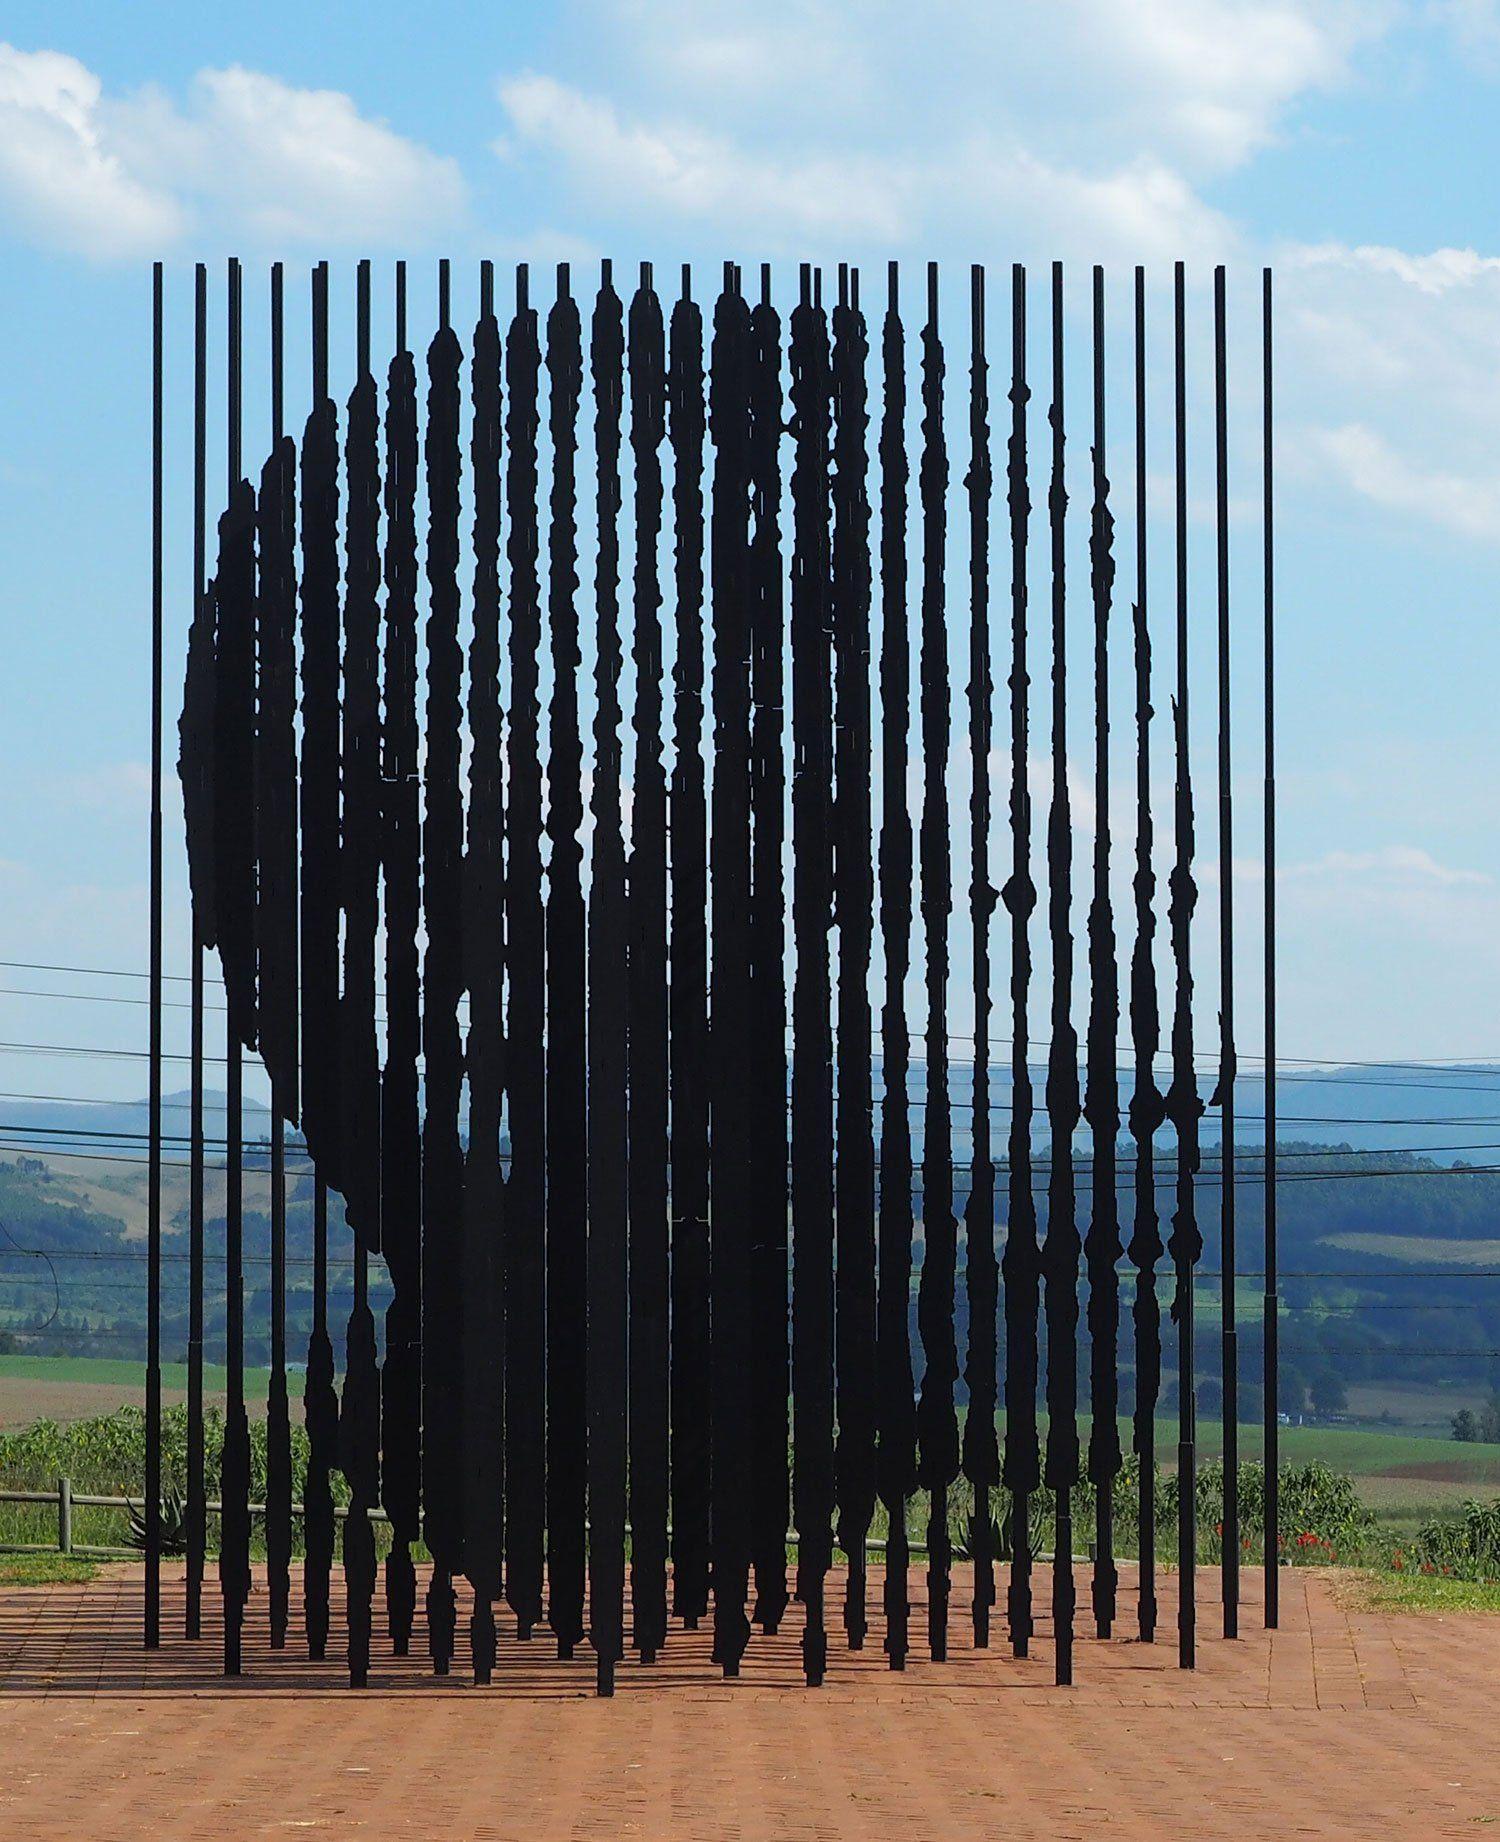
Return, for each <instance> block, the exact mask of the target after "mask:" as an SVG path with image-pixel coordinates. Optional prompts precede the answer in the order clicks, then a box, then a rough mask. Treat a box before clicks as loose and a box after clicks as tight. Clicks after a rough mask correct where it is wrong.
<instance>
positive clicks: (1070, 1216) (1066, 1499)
mask: <svg viewBox="0 0 1500 1842" xmlns="http://www.w3.org/2000/svg"><path fill="white" fill-rule="evenodd" d="M1063 375H1064V372H1063V275H1062V264H1061V263H1060V262H1057V263H1054V264H1053V265H1052V402H1051V405H1050V407H1049V408H1048V411H1047V419H1048V421H1049V422H1050V424H1051V427H1052V469H1051V478H1050V480H1049V482H1048V487H1047V510H1048V522H1049V527H1050V532H1051V539H1052V803H1051V807H1050V810H1049V812H1048V817H1047V886H1048V887H1047V912H1048V923H1049V929H1050V933H1051V940H1052V1043H1051V1047H1050V1049H1049V1051H1048V1057H1047V1121H1048V1126H1049V1128H1050V1135H1051V1141H1052V1143H1051V1150H1050V1154H1049V1157H1050V1164H1051V1171H1050V1175H1049V1177H1048V1180H1047V1238H1046V1243H1045V1246H1044V1248H1043V1254H1042V1258H1043V1264H1044V1266H1045V1269H1046V1275H1047V1295H1046V1302H1047V1460H1046V1476H1045V1480H1044V1481H1045V1482H1046V1485H1047V1488H1048V1489H1049V1490H1051V1491H1052V1493H1053V1501H1054V1505H1055V1510H1054V1514H1055V1518H1056V1534H1055V1536H1054V1539H1053V1562H1052V1622H1053V1629H1054V1635H1055V1643H1056V1676H1057V1682H1058V1685H1059V1686H1060V1687H1061V1686H1066V1685H1067V1684H1068V1683H1070V1682H1071V1681H1072V1680H1073V1611H1074V1602H1075V1589H1074V1583H1073V1486H1074V1484H1075V1483H1076V1482H1077V1480H1078V1360H1077V1357H1078V1348H1077V1346H1078V1253H1079V1240H1078V1220H1077V1195H1076V1192H1075V1187H1074V1172H1073V1135H1074V1133H1075V1132H1076V1131H1077V1129H1078V1120H1079V1114H1080V1101H1079V1091H1078V1033H1077V1031H1076V1030H1075V1029H1074V1027H1073V1010H1072V1000H1073V929H1072V871H1073V817H1072V804H1071V801H1070V798H1069V791H1068V737H1067V711H1068V700H1067V587H1066V579H1065V571H1066V563H1067V527H1066V519H1067V509H1068V494H1067V487H1066V484H1065V477H1066V476H1065V474H1064V469H1063V449H1064V423H1063Z"/></svg>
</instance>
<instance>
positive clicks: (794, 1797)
mask: <svg viewBox="0 0 1500 1842" xmlns="http://www.w3.org/2000/svg"><path fill="white" fill-rule="evenodd" d="M1125 1573H1126V1577H1125V1579H1124V1581H1123V1582H1122V1584H1123V1586H1124V1587H1125V1593H1124V1594H1123V1595H1122V1607H1123V1609H1125V1610H1126V1611H1127V1612H1128V1611H1129V1610H1130V1609H1131V1608H1130V1601H1129V1597H1128V1595H1129V1589H1130V1586H1131V1584H1132V1577H1131V1575H1130V1572H1129V1570H1125ZM1082 1574H1083V1570H1082V1569H1080V1584H1081V1585H1083V1584H1084V1581H1083V1578H1082ZM1283 1578H1284V1586H1283V1621H1282V1629H1281V1630H1280V1631H1279V1632H1277V1633H1275V1634H1272V1635H1270V1636H1268V1635H1267V1634H1266V1633H1265V1632H1263V1631H1262V1630H1261V1629H1260V1612H1259V1604H1258V1601H1257V1600H1256V1598H1255V1593H1256V1591H1257V1589H1258V1584H1259V1582H1258V1580H1257V1579H1256V1578H1255V1577H1253V1576H1249V1577H1247V1580H1246V1586H1247V1589H1248V1594H1247V1600H1248V1602H1247V1604H1246V1607H1245V1616H1244V1620H1243V1627H1242V1628H1243V1629H1244V1630H1245V1632H1246V1636H1245V1637H1244V1638H1242V1639H1241V1640H1240V1641H1239V1642H1237V1643H1234V1644H1227V1643H1225V1642H1224V1641H1223V1640H1222V1639H1220V1638H1219V1637H1217V1636H1216V1635H1215V1634H1214V1632H1215V1622H1216V1621H1215V1620H1214V1617H1213V1608H1212V1606H1211V1605H1209V1604H1208V1603H1207V1602H1206V1600H1207V1590H1209V1589H1211V1587H1212V1585H1213V1582H1214V1576H1213V1575H1212V1574H1209V1575H1207V1576H1206V1577H1203V1578H1202V1579H1201V1582H1200V1584H1201V1588H1202V1589H1203V1592H1204V1601H1205V1602H1204V1603H1203V1605H1202V1608H1201V1610H1200V1620H1201V1622H1202V1625H1203V1627H1204V1634H1203V1639H1202V1643H1201V1648H1200V1659H1201V1660H1200V1667H1199V1668H1198V1670H1197V1671H1196V1672H1194V1673H1192V1674H1183V1673H1181V1672H1179V1671H1178V1669H1177V1668H1176V1666H1175V1644H1174V1642H1173V1641H1172V1636H1173V1631H1174V1625H1173V1619H1174V1617H1175V1608H1174V1605H1173V1601H1172V1593H1171V1586H1172V1583H1171V1581H1167V1582H1166V1583H1165V1587H1164V1591H1163V1606H1162V1630H1163V1638H1164V1639H1165V1640H1166V1641H1161V1642H1158V1643H1157V1644H1156V1645H1155V1646H1145V1645H1142V1644H1138V1643H1132V1642H1128V1641H1124V1640H1123V1639H1117V1640H1116V1641H1114V1642H1111V1643H1098V1642H1095V1641H1093V1640H1092V1639H1087V1640H1084V1641H1082V1642H1080V1643H1079V1645H1078V1648H1077V1675H1078V1685H1077V1686H1076V1687H1075V1688H1074V1689H1072V1690H1067V1691H1059V1690H1056V1689H1054V1688H1052V1687H1051V1686H1050V1684H1051V1675H1052V1655H1051V1645H1050V1642H1049V1641H1048V1633H1047V1627H1046V1624H1045V1621H1044V1622H1043V1627H1042V1633H1041V1639H1040V1641H1039V1642H1038V1643H1037V1644H1036V1645H1035V1650H1034V1655H1033V1657H1032V1659H1031V1660H1030V1661H1028V1662H1024V1663H1018V1662H1016V1661H1014V1660H1013V1659H1012V1658H1011V1657H1010V1654H1009V1651H1008V1649H1007V1648H1006V1647H1005V1646H1004V1644H1003V1642H1000V1643H998V1644H997V1647H996V1648H994V1649H992V1650H990V1651H989V1652H987V1653H979V1652H975V1651H974V1650H972V1649H971V1648H970V1647H969V1643H968V1638H967V1622H968V1621H967V1610H966V1608H965V1607H964V1606H963V1605H962V1604H961V1603H960V1602H959V1601H958V1600H957V1598H956V1599H955V1617H954V1623H953V1630H954V1633H955V1642H954V1645H953V1652H952V1657H951V1660H950V1661H949V1662H948V1663H947V1664H946V1665H942V1666H939V1665H935V1664H932V1663H929V1662H926V1661H922V1660H918V1659H916V1658H914V1659H913V1661H912V1663H911V1664H910V1665H909V1667H908V1669H907V1671H906V1672H905V1674H904V1675H893V1674H892V1673H891V1672H890V1671H889V1670H888V1669H886V1668H885V1666H884V1659H883V1657H882V1655H881V1652H880V1650H879V1646H878V1638H877V1639H876V1642H875V1644H874V1645H873V1646H872V1647H871V1648H870V1649H868V1650H866V1651H865V1652H863V1653H862V1654H860V1655H858V1656H851V1655H849V1654H847V1653H845V1652H842V1651H840V1650H837V1649H836V1650H835V1652H834V1656H833V1659H832V1667H831V1669H830V1676H829V1682H828V1685H827V1686H826V1687H825V1688H824V1689H822V1690H821V1691H818V1692H816V1693H813V1692H809V1691H807V1690H805V1689H803V1688H802V1687H801V1686H800V1673H799V1669H798V1654H797V1621H796V1618H795V1615H794V1616H793V1617H792V1618H789V1619H788V1621H787V1623H786V1625H785V1626H784V1627H783V1631H782V1633H781V1635H780V1636H778V1637H776V1638H774V1639H766V1638H764V1637H757V1638H756V1639H755V1640H754V1641H753V1642H752V1645H751V1650H750V1653H749V1656H748V1657H747V1659H746V1667H745V1672H744V1674H743V1676H742V1678H741V1679H740V1681H739V1682H737V1683H733V1684H726V1683H724V1682H722V1681H720V1680H719V1679H718V1677H717V1675H716V1672H714V1671H713V1670H712V1668H711V1666H710V1664H709V1660H708V1634H707V1633H706V1632H698V1633H681V1632H674V1634H673V1636H672V1638H671V1640H670V1643H669V1646H668V1650H667V1652H666V1654H665V1655H664V1657H663V1659H662V1660H661V1661H660V1662H658V1663H657V1664H656V1665H654V1666H652V1667H651V1668H649V1669H647V1668H643V1667H641V1666H640V1665H637V1664H627V1665H625V1666H624V1667H623V1668H622V1670H621V1676H620V1688H619V1693H618V1694H617V1696H616V1698H615V1699H614V1701H613V1702H599V1701H596V1700H595V1699H594V1697H593V1695H592V1694H591V1693H590V1692H589V1690H590V1687H591V1680H592V1668H591V1663H590V1661H589V1659H588V1657H587V1655H586V1653H583V1652H581V1653H580V1656H579V1658H578V1660H576V1661H575V1662H572V1663H559V1662H558V1661H557V1660H556V1659H555V1658H554V1657H553V1656H552V1655H551V1654H550V1651H549V1646H548V1645H547V1644H546V1642H545V1641H544V1640H543V1639H542V1638H540V1637H539V1638H538V1639H536V1640H533V1641H532V1642H531V1643H530V1644H527V1645H520V1644H518V1643H517V1642H515V1640H514V1639H513V1638H510V1639H504V1638H503V1639H502V1643H501V1654H500V1660H499V1665H498V1667H497V1671H496V1681H495V1684H494V1685H493V1686H492V1687H491V1688H488V1689H476V1688H475V1687H473V1686H472V1685H471V1684H469V1683H468V1682H466V1680H465V1678H464V1676H463V1675H462V1674H461V1673H460V1674H455V1675H454V1676H453V1677H451V1678H450V1679H449V1680H448V1681H446V1682H438V1681H436V1680H434V1679H433V1678H432V1677H431V1676H430V1675H429V1674H427V1672H426V1670H425V1668H424V1666H423V1663H422V1661H421V1660H420V1659H413V1660H412V1661H411V1662H410V1663H406V1664H398V1663H395V1662H394V1661H392V1660H391V1659H389V1658H384V1659H378V1669H377V1685H376V1686H375V1687H373V1688H372V1689H371V1690H370V1691H369V1692H367V1693H365V1694H362V1695H353V1694H351V1693H349V1692H348V1691H347V1690H346V1689H344V1688H343V1687H342V1686H341V1682H340V1673H339V1670H338V1668H337V1667H336V1666H335V1665H333V1664H330V1665H327V1666H322V1667H314V1666H312V1665H309V1664H308V1663H307V1662H306V1660H305V1658H299V1657H298V1654H297V1652H296V1651H295V1650H288V1651H286V1652H284V1653H282V1654H281V1655H279V1656H273V1655H272V1654H271V1653H270V1651H269V1650H268V1648H267V1647H266V1640H265V1630H264V1623H263V1621H264V1616H265V1596H264V1593H263V1592H259V1591H258V1592H257V1594H256V1596H255V1599H254V1601H253V1602H252V1626H251V1630H250V1633H249V1641H248V1644H247V1652H246V1656H247V1664H248V1669H249V1673H248V1675H247V1676H246V1677H245V1678H244V1679H243V1680H242V1681H241V1682H239V1683H233V1684H226V1683H225V1682H224V1681H223V1680H222V1679H221V1678H219V1677H217V1676H216V1675H215V1673H214V1663H215V1648H214V1647H215V1644H216V1641H217V1635H216V1632H214V1631H213V1630H212V1629H211V1630H210V1632H209V1634H208V1635H207V1636H206V1637H205V1639H204V1640H203V1642H202V1644H201V1645H198V1646H190V1645H188V1644H186V1643H184V1642H182V1641H181V1640H177V1639H169V1641H168V1642H167V1643H166V1644H165V1645H164V1647H163V1648H162V1650H161V1651H160V1652H159V1653H158V1654H157V1655H156V1656H154V1657H153V1658H151V1659H149V1660H148V1659H147V1658H146V1657H145V1656H144V1653H143V1652H142V1651H141V1650H140V1649H139V1637H138V1632H139V1602H140V1584H139V1575H138V1574H137V1575H135V1576H134V1578H132V1577H130V1576H128V1575H123V1574H117V1575H115V1576H114V1577H108V1578H101V1579H100V1580H98V1581H96V1582H95V1583H94V1584H92V1585H90V1586H85V1587H76V1586H58V1587H44V1588H4V1589H0V1828H3V1833H5V1834H6V1835H8V1836H14V1837H16V1838H17V1839H18V1842H20V1839H22V1838H25V1839H26V1842H48V1839H50V1838H53V1837H58V1838H61V1837H64V1836H66V1837H68V1838H69V1839H70V1842H74V1839H76V1838H80V1837H81V1838H85V1839H87V1842H135V1839H136V1838H143V1839H144V1838H151V1839H152V1842H177V1839H178V1838H182V1839H184V1842H187V1839H193V1842H197V1839H198V1838H202V1839H203V1842H208V1839H209V1838H214V1839H216V1842H217V1839H220V1838H223V1839H225V1842H239V1839H240V1838H250V1837H255V1838H260V1837H285V1836H289V1835H295V1834H299V1833H302V1832H313V1833H318V1832H327V1833H337V1834H339V1835H340V1836H343V1835H355V1836H360V1837H368V1838H384V1837H415V1838H421V1839H422V1842H429V1839H431V1842H437V1839H439V1838H440V1839H441V1842H466V1839H467V1838H475V1839H476V1842H511V1839H512V1838H517V1839H520V1838H525V1839H526V1842H554V1839H556V1842H562V1839H564V1838H567V1839H570V1842H571V1839H573V1838H595V1837H596V1838H600V1839H601V1842H617V1839H619V1838H625V1837H639V1838H643V1839H644V1842H656V1839H657V1838H668V1837H671V1838H684V1839H688V1842H717V1839H718V1838H725V1839H733V1842H846V1839H847V1842H855V1839H856V1838H858V1842H873V1839H878V1838H884V1837H887V1836H889V1837H892V1838H898V1837H899V1838H900V1839H901V1842H937V1839H938V1838H944V1839H946V1838H949V1837H953V1838H965V1839H967V1838H975V1839H976V1842H977V1839H978V1838H985V1839H986V1842H990V1839H992V1838H996V1837H1004V1838H1011V1837H1016V1838H1023V1837H1024V1838H1030V1837H1036V1838H1039V1839H1040V1838H1046V1839H1047V1842H1062V1839H1065V1838H1072V1837H1080V1838H1089V1839H1090V1842H1092V1839H1093V1838H1096V1837H1101V1836H1103V1837H1111V1838H1114V1837H1119V1838H1147V1837H1150V1838H1152V1839H1153V1842H1166V1839H1171V1842H1176V1839H1177V1838H1187V1837H1236V1838H1248V1837H1254V1838H1261V1837H1265V1838H1271V1837H1274V1838H1278V1839H1280V1838H1284V1837H1294V1836H1349V1837H1355V1836H1357V1837H1362V1838H1378V1837H1385V1836H1400V1837H1402V1838H1403V1842H1406V1839H1408V1838H1425V1837H1429V1836H1431V1837H1452V1836H1473V1835H1474V1834H1475V1833H1476V1832H1478V1833H1483V1830H1484V1828H1486V1827H1487V1826H1488V1825H1489V1824H1491V1823H1495V1822H1497V1821H1500V1767H1497V1765H1496V1762H1495V1743H1494V1729H1495V1715H1496V1684H1497V1679H1500V1619H1486V1618H1483V1617H1467V1618H1447V1619H1444V1618H1436V1617H1432V1616H1420V1617H1418V1616H1409V1615H1408V1616H1389V1615H1377V1614H1369V1613H1350V1612H1348V1611H1346V1610H1344V1609H1342V1608H1341V1606H1340V1605H1339V1603H1338V1602H1337V1600H1336V1598H1335V1596H1334V1593H1333V1591H1332V1589H1331V1586H1330V1583H1329V1581H1328V1580H1327V1579H1326V1578H1325V1577H1323V1576H1321V1575H1319V1574H1318V1573H1315V1572H1312V1571H1307V1570H1298V1571H1294V1572H1289V1573H1288V1574H1286V1575H1284V1576H1283ZM872 1584H873V1585H874V1586H875V1591H874V1592H873V1593H872V1596H871V1597H872V1604H873V1605H877V1606H878V1603H879V1599H878V1581H875V1582H872ZM1044 1596H1045V1595H1044ZM1083 1597H1084V1599H1085V1603H1086V1599H1087V1594H1086V1586H1085V1591H1084V1594H1083ZM164 1598H165V1615H166V1622H167V1626H168V1629H169V1631H170V1629H171V1626H172V1624H173V1623H174V1622H175V1621H176V1620H177V1619H178V1618H180V1606H181V1588H180V1584H179V1583H178V1582H177V1581H176V1580H169V1582H168V1585H167V1590H166V1592H165V1595H164ZM1001 1602H1002V1604H1003V1602H1004V1587H1003V1583H1002V1586H1001ZM213 1606H214V1599H213V1596H212V1595H211V1596H210V1597H209V1599H208V1601H207V1602H206V1610H210V1611H211V1610H212V1609H213ZM834 1615H835V1620H836V1606H835V1614H834ZM463 1617H464V1613H463V1608H462V1607H460V1620H461V1623H460V1630H462V1629H463V1623H462V1620H463ZM1125 1622H1126V1626H1127V1628H1128V1624H1129V1620H1128V1619H1127V1620H1126V1621H1125ZM872 1624H873V1625H874V1626H875V1628H876V1629H877V1630H878V1619H877V1620H872ZM913 1628H914V1631H920V1630H921V1629H922V1628H923V1627H922V1625H921V1624H920V1622H918V1621H915V1620H914V1627H913ZM996 1636H997V1639H1003V1628H1000V1627H997V1631H996ZM377 1655H378V1653H377Z"/></svg>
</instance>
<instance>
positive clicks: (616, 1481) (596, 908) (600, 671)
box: [586, 262, 629, 1695]
mask: <svg viewBox="0 0 1500 1842" xmlns="http://www.w3.org/2000/svg"><path fill="white" fill-rule="evenodd" d="M601 271H602V272H601V275H600V284H599V293H598V296H597V298H596V300H595V305H594V314H593V321H592V325H591V328H590V342H589V365H590V371H591V374H592V378H593V386H594V442H595V450H596V453H597V455H598V479H597V505H598V542H599V562H598V568H597V570H596V572H595V587H594V598H595V616H596V621H595V646H594V657H595V667H594V684H595V713H594V761H595V768H594V779H593V786H592V789H591V793H590V802H589V803H590V810H591V813H592V815H593V820H594V858H593V882H592V891H593V896H592V900H591V901H590V903H589V939H588V975H589V976H588V1051H589V1082H590V1085H589V1121H588V1180H589V1198H588V1201H589V1242H588V1313H589V1338H588V1347H587V1351H586V1362H587V1385H588V1397H587V1398H588V1487H589V1641H590V1642H591V1644H592V1645H593V1648H594V1669H595V1686H596V1688H597V1691H598V1693H599V1694H600V1695H612V1694H613V1693H614V1689H615V1668H616V1665H617V1664H618V1663H619V1661H620V1658H621V1656H622V1655H623V1653H624V1642H625V1639H624V1600H625V1501H626V1489H627V1478H626V1465H627V1428H626V1403H625V1392H626V1369H627V1363H628V1337H629V1318H628V1313H629V1299H628V1294H627V1287H628V1267H629V1247H628V1241H627V1235H628V1222H627V1216H628V1213H629V1197H628V1177H627V1170H626V1161H627V1155H628V1119H627V1110H626V1109H627V1094H626V1079H627V1068H626V1045H625V1030H626V1012H627V1006H626V991H625V983H626V977H627V969H626V941H625V930H626V903H627V896H626V872H625V846H624V840H623V837H622V835H621V827H620V723H621V717H622V711H621V707H620V671H621V665H622V659H621V638H620V532H619V518H620V435H621V413H622V407H623V395H624V380H623V366H624V357H625V331H624V317H623V311H622V308H621V303H620V296H619V294H618V293H617V292H616V290H615V286H614V279H613V269H612V265H611V264H610V263H608V262H605V263H603V264H602V265H601Z"/></svg>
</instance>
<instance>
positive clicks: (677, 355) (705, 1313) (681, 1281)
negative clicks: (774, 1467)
mask: <svg viewBox="0 0 1500 1842" xmlns="http://www.w3.org/2000/svg"><path fill="white" fill-rule="evenodd" d="M669 354H670V356H669V374H668V385H667V389H668V431H669V434H670V438H671V443H672V503H673V511H674V514H675V524H676V536H677V548H676V557H675V576H676V603H677V662H676V665H675V666H674V668H673V679H674V690H675V700H674V706H673V736H672V739H673V744H674V747H673V755H674V760H673V766H672V788H671V811H670V816H669V823H668V827H667V841H668V846H669V850H670V854H671V872H672V907H671V939H670V941H669V943H668V954H667V959H668V965H669V967H670V971H671V991H670V993H669V997H668V1015H669V1020H670V1027H669V1034H668V1043H669V1052H670V1056H671V1087H672V1095H671V1139H670V1147H671V1157H672V1173H671V1193H672V1376H671V1410H672V1447H671V1482H672V1609H673V1612H674V1613H675V1614H676V1616H677V1617H679V1618H681V1619H682V1621H683V1623H684V1624H685V1625H686V1626H687V1628H688V1629H689V1630H691V1629H693V1628H695V1627H696V1625H697V1624H698V1621H699V1619H700V1618H702V1616H703V1615H704V1613H705V1612H706V1611H707V1609H708V1574H709V1310H708V1306H709V1297H708V1292H709V1258H708V1180H709V1155H708V1131H709V1107H708V1053H709V1040H708V1036H709V1031H708V922H707V915H708V870H707V842H706V825H707V819H706V812H707V808H706V804H705V797H704V781H705V770H704V760H703V435H704V407H703V315H702V311H701V309H700V308H699V307H698V305H697V303H696V302H695V301H694V300H693V298H692V276H691V273H690V271H689V270H688V268H687V266H686V265H684V267H683V271H682V287H681V294H680V296H679V298H678V301H677V303H676V305H675V306H674V307H673V309H672V324H671V335H670V344H669Z"/></svg>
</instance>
